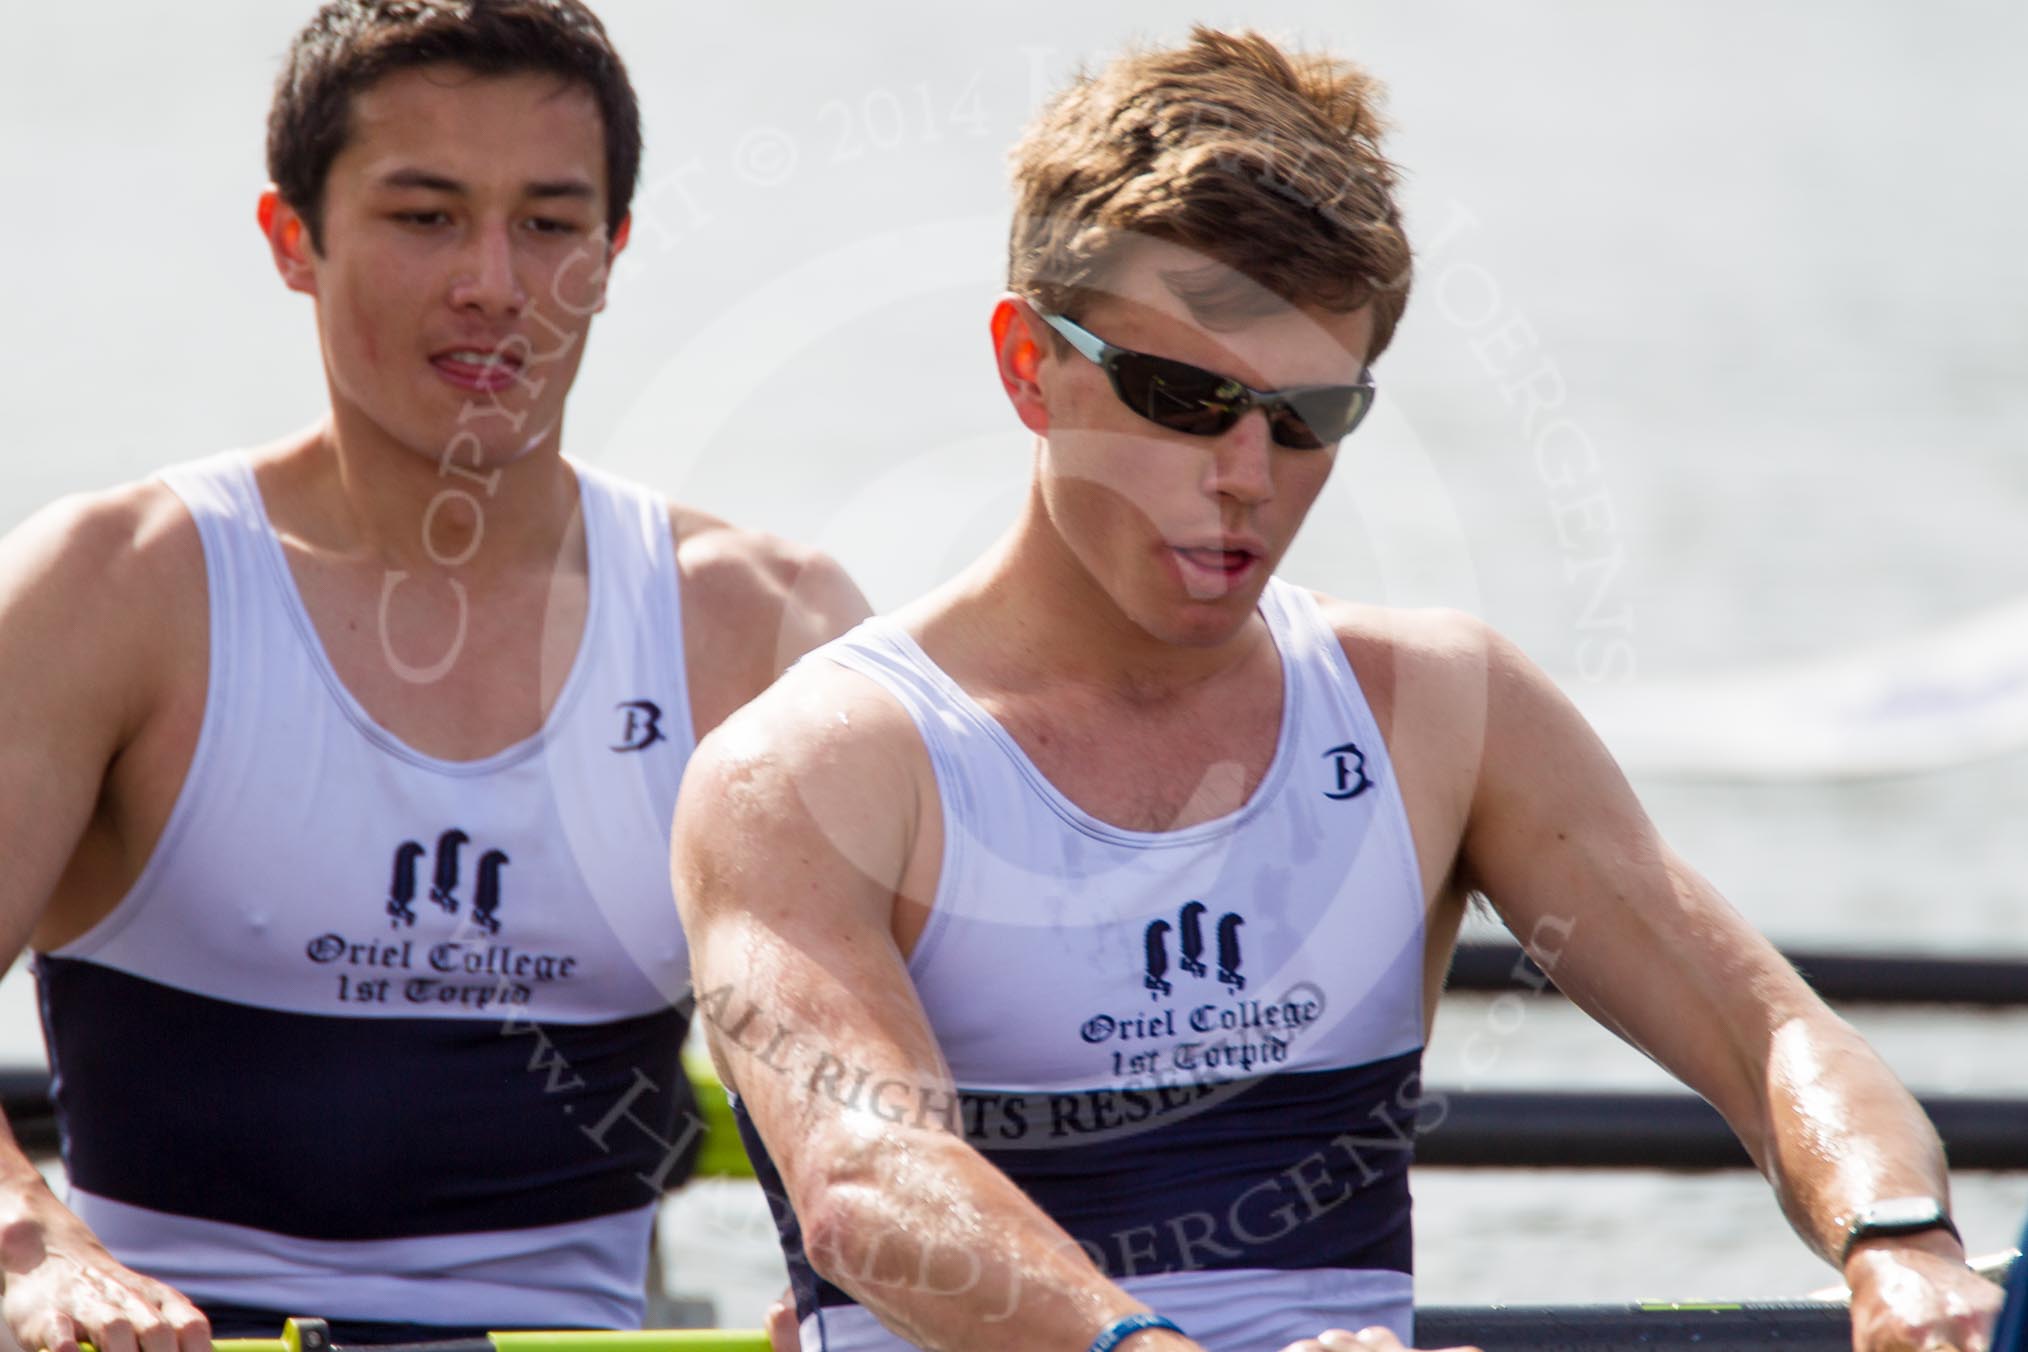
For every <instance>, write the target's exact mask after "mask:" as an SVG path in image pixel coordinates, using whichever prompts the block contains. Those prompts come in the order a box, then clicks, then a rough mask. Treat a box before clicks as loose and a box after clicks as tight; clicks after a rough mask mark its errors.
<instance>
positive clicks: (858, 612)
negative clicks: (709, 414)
mask: <svg viewBox="0 0 2028 1352" xmlns="http://www.w3.org/2000/svg"><path fill="white" fill-rule="evenodd" d="M669 518H670V522H669V524H670V530H671V531H672V532H673V534H674V536H675V539H676V569H677V573H678V576H679V577H680V578H681V581H682V588H683V630H684V638H685V642H686V647H687V650H688V652H689V654H690V662H691V674H692V682H691V684H692V688H693V692H694V696H695V697H696V698H697V700H698V702H699V703H700V705H702V706H703V707H702V709H701V713H700V717H699V720H698V724H699V727H700V728H709V727H713V726H716V725H717V723H718V722H719V721H720V720H721V719H723V718H724V717H725V716H726V715H727V714H730V713H731V712H732V711H733V710H734V709H737V708H738V707H739V706H740V705H742V704H744V703H746V702H747V700H749V699H751V698H753V696H755V695H757V694H759V693H760V692H761V691H762V690H764V689H766V688H767V686H768V685H769V684H770V683H771V682H772V681H773V680H774V679H775V677H776V676H778V675H780V674H781V673H782V672H783V671H785V670H786V669H787V668H788V667H789V666H790V665H791V664H792V663H794V662H795V660H796V659H797V658H799V657H801V656H802V655H803V654H804V653H806V652H808V651H810V650H811V649H812V648H815V647H817V646H818V645H820V644H823V643H825V642H828V641H829V640H831V639H833V638H835V637H837V636H838V635H839V634H842V633H844V632H845V631H846V630H848V629H850V628H852V626H854V625H856V624H857V623H859V621H861V620H863V619H865V618H866V616H867V615H868V614H869V613H870V611H869V608H868V606H867V604H866V598H865V597H864V596H862V595H860V592H859V588H858V587H857V586H855V585H853V582H852V579H851V578H850V577H849V576H847V575H846V573H845V570H844V569H843V568H841V567H839V566H838V564H837V562H836V561H835V560H833V559H832V558H831V557H830V556H829V555H827V554H825V553H823V552H822V551H820V550H816V549H811V548H808V547H806V546H803V545H797V544H793V543H791V542H789V541H787V540H784V539H781V538H780V537H779V536H775V535H770V534H768V533H767V532H765V531H757V530H748V529H744V528H742V527H739V526H734V525H732V524H730V523H728V522H725V521H722V520H720V519H719V518H717V517H715V516H711V515H709V514H708V513H704V512H699V511H697V510H695V509H693V508H689V507H681V506H672V507H671V508H670V510H669Z"/></svg>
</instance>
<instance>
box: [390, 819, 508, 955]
mask: <svg viewBox="0 0 2028 1352" xmlns="http://www.w3.org/2000/svg"><path fill="white" fill-rule="evenodd" d="M471 843H472V838H471V837H470V836H469V835H467V834H465V833H464V832H463V831H461V830H459V829H458V828H457V827H455V826H454V827H452V828H451V829H450V830H448V831H446V832H444V833H443V834H442V835H440V836H438V837H437V850H436V867H435V869H434V870H433V872H432V874H431V877H430V889H429V899H430V901H431V902H432V903H434V904H435V905H436V907H437V909H438V910H440V911H442V912H443V913H444V914H445V915H456V914H457V913H458V908H459V906H460V905H462V903H461V902H460V901H459V899H458V889H459V887H460V886H461V885H462V873H463V859H464V849H465V846H467V845H469V844H471ZM427 853H429V850H428V849H427V848H426V847H425V846H424V845H423V843H422V842H421V841H417V840H404V841H403V842H402V843H401V844H399V845H397V846H396V847H395V850H394V877H393V879H392V880H391V881H389V883H388V885H387V925H388V928H389V929H400V928H401V927H402V926H403V925H409V926H413V925H414V924H415V889H416V880H417V868H418V866H419V865H420V864H421V862H422V858H423V856H424V855H425V854H427ZM507 864H508V858H507V852H506V851H505V850H487V851H486V852H485V853H484V854H482V855H480V856H479V877H478V881H477V882H476V883H475V884H474V885H473V893H472V920H473V923H475V924H477V925H478V926H479V928H481V929H483V930H485V931H486V933H488V934H498V933H499V932H500V915H499V912H500V870H501V869H503V868H505V867H506V866H507Z"/></svg>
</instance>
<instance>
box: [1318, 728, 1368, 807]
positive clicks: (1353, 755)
mask: <svg viewBox="0 0 2028 1352" xmlns="http://www.w3.org/2000/svg"><path fill="white" fill-rule="evenodd" d="M1324 759H1325V760H1327V761H1330V762H1331V775H1332V787H1330V788H1328V789H1325V790H1324V796H1325V797H1326V798H1336V799H1338V800H1339V801H1341V802H1342V801H1344V800H1345V799H1347V798H1357V797H1358V796H1359V795H1360V794H1362V793H1364V792H1366V791H1367V790H1368V789H1370V788H1372V787H1373V779H1372V777H1371V776H1369V775H1368V774H1367V773H1366V753H1365V752H1364V751H1361V750H1360V749H1359V748H1358V747H1357V746H1355V745H1353V744H1352V743H1351V742H1347V743H1345V744H1344V745H1343V746H1334V747H1332V748H1331V749H1330V750H1329V751H1326V752H1325V753H1324Z"/></svg>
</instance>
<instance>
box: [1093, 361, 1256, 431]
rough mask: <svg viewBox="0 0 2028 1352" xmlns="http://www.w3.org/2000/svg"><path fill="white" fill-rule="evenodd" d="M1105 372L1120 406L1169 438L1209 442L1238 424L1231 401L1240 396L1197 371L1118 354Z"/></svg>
mask: <svg viewBox="0 0 2028 1352" xmlns="http://www.w3.org/2000/svg"><path fill="white" fill-rule="evenodd" d="M1107 370H1108V372H1109V374H1111V376H1112V378H1113V391H1114V393H1116V394H1118V395H1119V396H1120V402H1121V403H1123V404H1125V405H1126V406H1127V407H1128V408H1131V409H1132V410H1134V412H1136V413H1138V414H1140V415H1141V416H1142V417H1143V418H1146V419H1147V420H1148V421H1149V422H1152V423H1157V424H1159V425H1161V426H1163V427H1166V428H1168V429H1169V430H1171V431H1172V432H1187V433H1189V434H1190V435H1191V436H1196V437H1214V436H1217V435H1218V434H1219V433H1221V432H1224V431H1226V430H1228V429H1229V428H1231V426H1232V425H1233V424H1234V423H1235V422H1238V421H1239V416H1238V414H1236V413H1235V412H1233V403H1232V402H1231V401H1232V400H1234V399H1235V398H1243V397H1244V391H1243V390H1242V389H1241V388H1240V387H1239V386H1238V385H1236V384H1234V383H1233V382H1232V381H1230V380H1228V379H1226V378H1225V377H1224V376H1221V375H1218V374H1216V373H1214V372H1211V371H1206V370H1204V369H1203V368H1202V367H1197V366H1192V365H1190V364H1189V363H1188V362H1180V361H1170V360H1169V359H1168V358H1166V357H1150V356H1145V355H1143V354H1141V353H1137V352H1136V353H1126V352H1122V353H1120V354H1118V355H1117V356H1115V357H1114V358H1113V361H1112V363H1111V365H1110V366H1109V367H1108V368H1107Z"/></svg>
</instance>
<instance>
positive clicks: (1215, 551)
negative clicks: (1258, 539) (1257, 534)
mask: <svg viewBox="0 0 2028 1352" xmlns="http://www.w3.org/2000/svg"><path fill="white" fill-rule="evenodd" d="M1169 548H1170V550H1171V551H1172V552H1173V553H1174V554H1175V555H1176V557H1177V558H1178V559H1180V560H1181V561H1182V563H1183V565H1184V568H1185V570H1186V571H1187V572H1190V573H1193V574H1196V575H1199V576H1205V577H1215V578H1222V579H1225V580H1227V581H1237V580H1239V579H1240V578H1243V577H1245V576H1247V574H1248V573H1250V572H1251V571H1252V570H1253V568H1254V567H1255V565H1257V564H1259V563H1260V562H1261V561H1262V560H1263V559H1264V558H1265V557H1266V551H1265V550H1263V549H1262V548H1261V547H1260V546H1259V545H1258V544H1257V543H1255V542H1253V541H1251V540H1224V541H1218V542H1215V543H1206V544H1190V545H1171V546H1170V547H1169Z"/></svg>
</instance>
